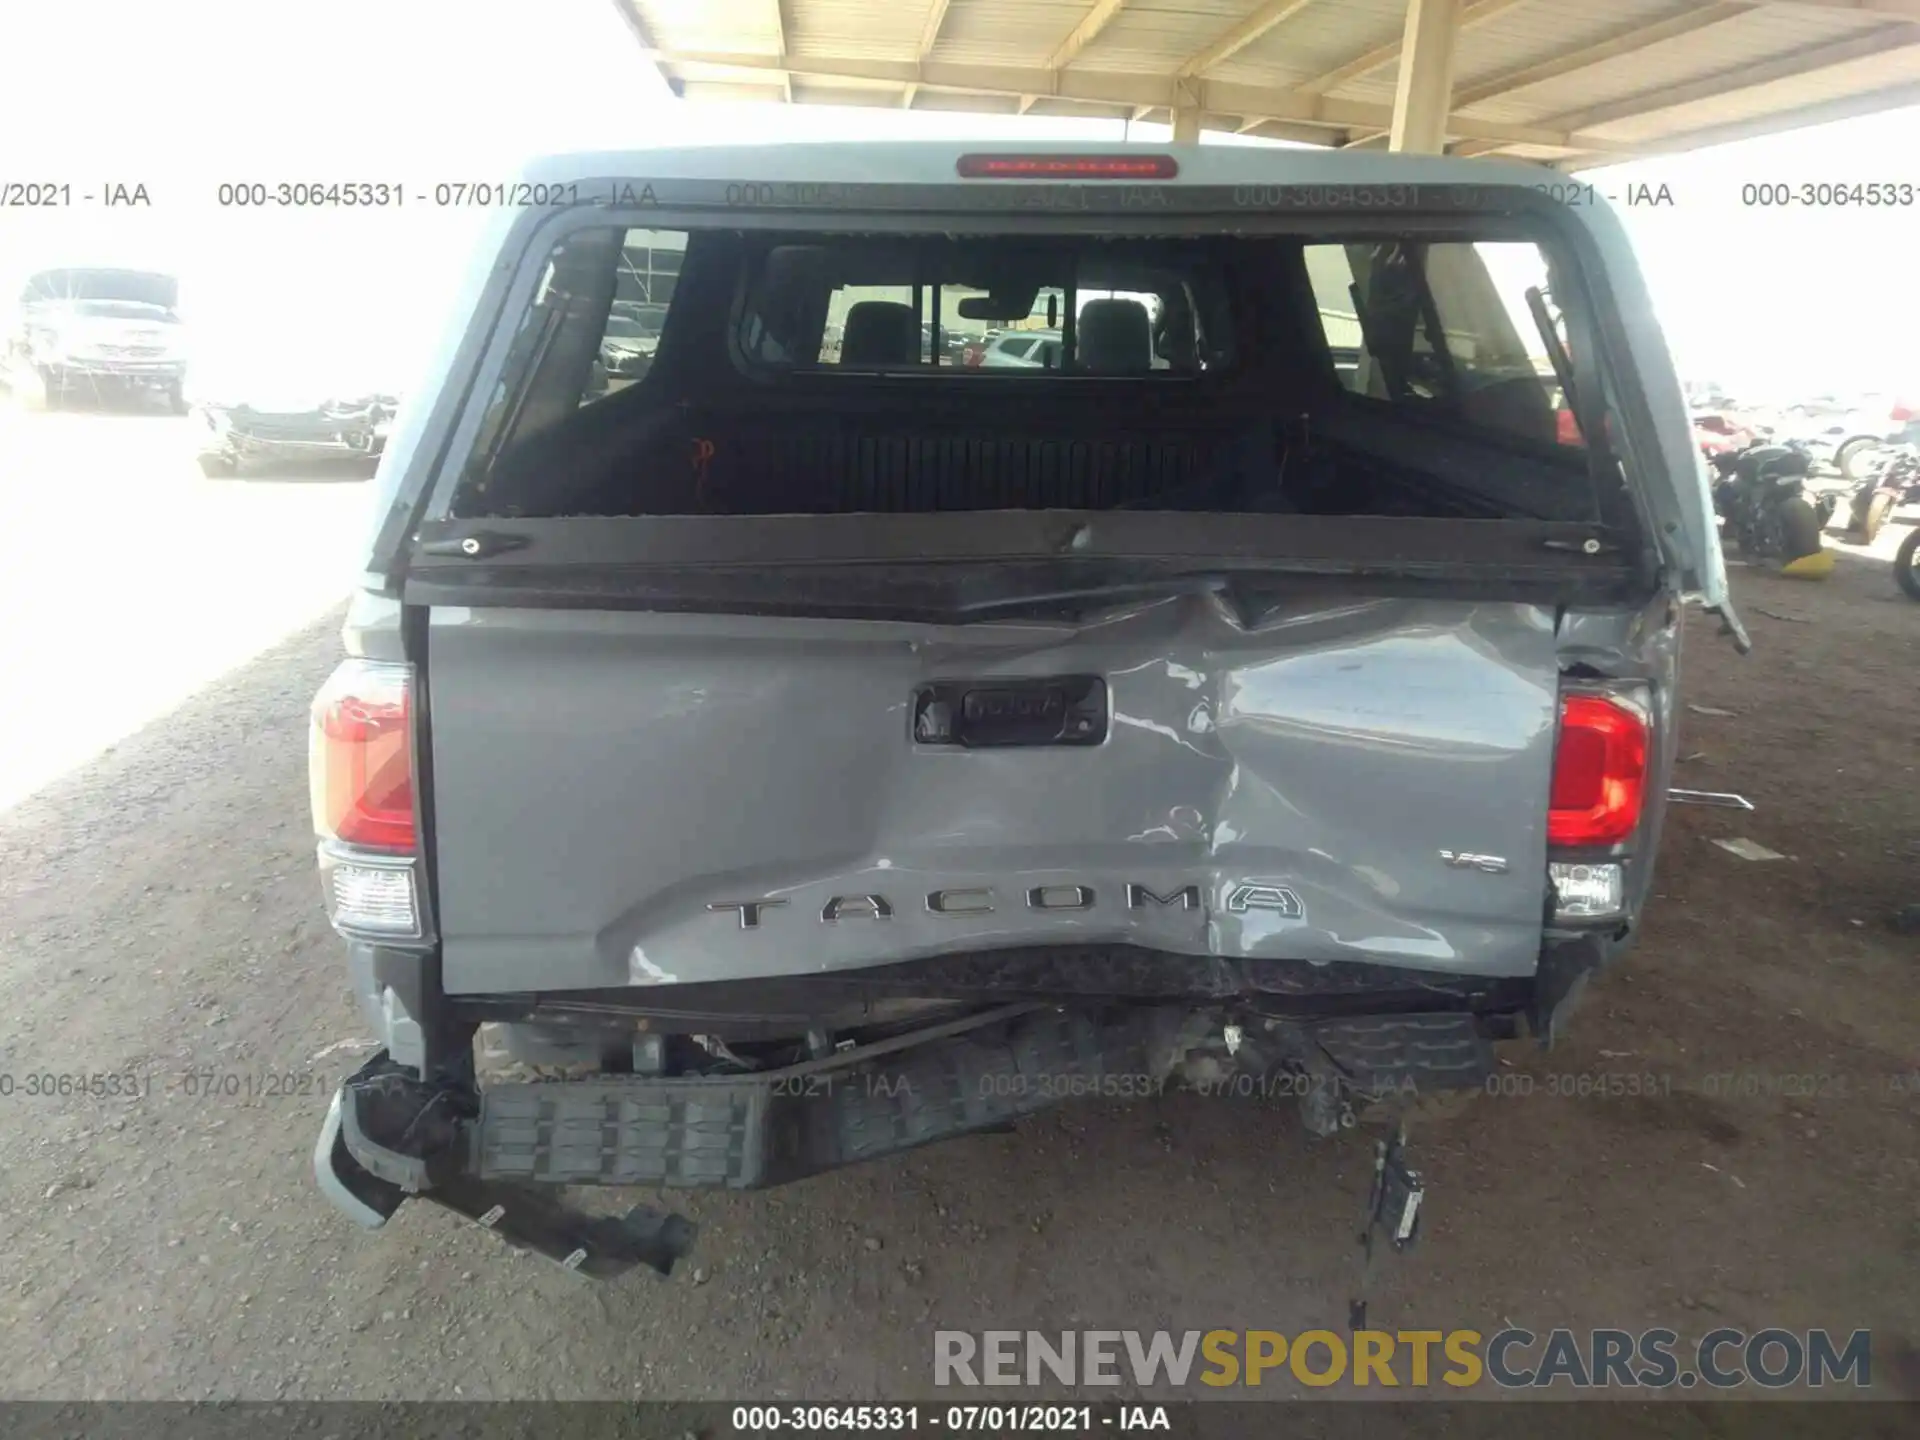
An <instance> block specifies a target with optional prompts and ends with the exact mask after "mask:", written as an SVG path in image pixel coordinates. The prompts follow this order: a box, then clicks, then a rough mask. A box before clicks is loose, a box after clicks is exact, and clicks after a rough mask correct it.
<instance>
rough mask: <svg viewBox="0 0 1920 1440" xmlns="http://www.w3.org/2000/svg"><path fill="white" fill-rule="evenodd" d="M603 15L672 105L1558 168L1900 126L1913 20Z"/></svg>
mask: <svg viewBox="0 0 1920 1440" xmlns="http://www.w3.org/2000/svg"><path fill="white" fill-rule="evenodd" d="M614 3H615V5H616V6H617V7H618V8H619V9H620V11H621V13H622V14H623V15H624V16H625V18H626V20H627V22H628V24H629V26H630V28H631V29H632V30H633V31H634V33H635V34H636V35H637V36H638V37H639V40H640V45H641V47H642V51H643V53H644V54H645V55H646V56H647V57H648V58H649V59H651V60H652V61H653V62H654V63H656V64H658V65H659V66H660V68H661V71H662V73H663V74H664V75H665V76H666V77H667V80H668V83H669V84H670V85H671V86H672V87H673V88H674V90H675V92H676V93H679V94H682V95H684V96H685V97H686V98H688V99H692V100H700V99H718V100H772V101H777V102H782V103H793V104H826V105H882V106H896V107H900V106H904V107H911V108H920V109H942V110H970V111H984V112H999V113H1009V114H1013V113H1018V114H1035V115H1079V116H1100V117H1115V118H1132V119H1135V120H1154V121H1159V122H1161V123H1171V124H1172V125H1173V126H1174V133H1175V138H1176V139H1182V140H1188V139H1194V138H1197V135H1198V132H1199V130H1201V129H1212V130H1228V131H1237V132H1240V133H1245V134H1252V135H1258V136H1264V137H1268V138H1272V139H1282V140H1294V141H1305V142H1307V143H1310V144H1317V145H1334V146H1347V145H1358V146H1382V147H1386V146H1392V147H1393V148H1399V149H1407V150H1434V149H1438V148H1440V147H1441V145H1442V144H1444V145H1445V146H1446V148H1447V149H1449V150H1450V151H1452V152H1453V153H1456V154H1463V155H1485V154H1492V153H1496V152H1498V153H1501V154H1504V155H1507V156H1510V157H1519V158H1528V159H1533V160H1538V161H1543V162H1546V163H1549V164H1555V165H1559V166H1561V167H1562V168H1567V169H1577V168H1581V167H1583V166H1591V165H1595V164H1603V163H1608V164H1610V163H1616V162H1618V161H1620V160H1624V159H1630V158H1633V157H1636V156H1643V155H1654V154H1661V153H1670V152H1674V151H1679V150H1686V149H1692V148H1695V147H1697V146H1701V145H1707V144H1714V143H1717V142H1720V141H1725V140H1736V139H1744V138H1747V137H1750V136H1753V135H1759V134H1765V133H1769V132H1772V131H1778V130H1786V129H1792V128H1796V127H1798V126H1802V125H1808V124H1818V123H1821V122H1823V121H1828V120H1838V119H1844V118H1847V117H1850V116H1855V115H1863V114H1867V113H1870V112H1873V111H1878V110H1886V109H1892V108H1895V107H1899V106H1904V105H1920V0H1767V3H1738V4H1736V3H1714V4H1679V3H1676V0H1605V3H1594V0H614ZM1396 122H1397V125H1398V128H1396Z"/></svg>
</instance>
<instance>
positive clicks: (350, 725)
mask: <svg viewBox="0 0 1920 1440" xmlns="http://www.w3.org/2000/svg"><path fill="white" fill-rule="evenodd" d="M411 680H412V669H411V667H409V666H406V665H390V664H383V663H380V662H378V661H372V660H348V661H346V662H345V663H344V664H342V665H341V666H340V668H339V669H337V670H335V671H334V672H333V674H332V675H331V676H330V677H328V680H327V683H326V684H325V685H323V686H321V687H320V693H319V694H318V695H316V696H315V697H314V700H313V723H312V727H311V730H310V731H309V739H308V749H307V781H308V791H309V794H310V796H311V799H312V801H313V828H314V830H315V832H316V833H318V834H319V835H321V836H323V837H325V838H327V839H330V840H337V841H339V842H340V843H341V844H343V845H354V846H365V847H367V848H370V849H378V850H412V849H413V848H414V844H415V831H414V822H413V751H412V745H411V735H410V733H409V732H410V726H409V723H408V721H409V718H410V716H409V712H410V708H411V698H412V697H411V690H412V684H411Z"/></svg>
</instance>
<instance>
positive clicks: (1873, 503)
mask: <svg viewBox="0 0 1920 1440" xmlns="http://www.w3.org/2000/svg"><path fill="white" fill-rule="evenodd" d="M1857 469H1858V470H1859V471H1860V472H1862V473H1863V476H1864V478H1862V479H1860V480H1859V481H1857V482H1856V483H1855V484H1854V487H1853V492H1852V496H1851V498H1850V500H1849V502H1848V505H1849V521H1850V523H1849V525H1848V527H1847V528H1848V529H1849V531H1851V532H1852V537H1851V538H1854V539H1857V540H1859V541H1860V543H1862V544H1864V545H1871V544H1872V543H1873V542H1874V540H1875V538H1876V537H1877V536H1878V535H1879V534H1880V531H1881V529H1882V528H1883V527H1884V526H1885V525H1886V523H1887V521H1888V520H1889V519H1890V518H1892V517H1893V516H1894V515H1895V513H1896V512H1898V511H1900V510H1903V509H1905V508H1906V507H1908V506H1911V505H1915V504H1920V450H1915V449H1914V447H1913V446H1911V445H1902V446H1887V447H1883V448H1881V449H1877V450H1875V451H1874V452H1873V453H1872V454H1871V455H1869V456H1867V457H1866V458H1865V459H1863V460H1861V461H1860V462H1859V464H1858V466H1857Z"/></svg>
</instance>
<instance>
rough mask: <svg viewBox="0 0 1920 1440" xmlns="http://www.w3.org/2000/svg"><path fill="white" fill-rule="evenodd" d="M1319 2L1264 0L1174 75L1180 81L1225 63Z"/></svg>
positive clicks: (1194, 54)
mask: <svg viewBox="0 0 1920 1440" xmlns="http://www.w3.org/2000/svg"><path fill="white" fill-rule="evenodd" d="M1318 3H1319V0H1267V3H1266V4H1264V5H1262V6H1261V7H1260V8H1259V9H1258V10H1255V11H1254V12H1253V13H1252V14H1251V15H1249V16H1247V18H1246V19H1244V20H1242V21H1241V22H1240V23H1239V24H1238V25H1235V26H1234V27H1233V28H1232V29H1231V30H1229V31H1227V33H1226V34H1224V35H1222V36H1221V37H1220V38H1219V39H1218V40H1216V41H1214V42H1213V43H1212V44H1211V45H1209V46H1207V47H1206V49H1204V50H1197V51H1195V52H1194V53H1193V54H1191V55H1189V56H1188V57H1187V58H1186V59H1185V60H1184V61H1182V62H1181V65H1180V68H1179V69H1178V70H1176V71H1175V72H1174V73H1175V74H1176V75H1179V76H1181V77H1182V78H1183V79H1184V78H1191V77H1192V76H1195V75H1204V74H1206V73H1207V71H1209V70H1211V69H1213V67H1214V66H1216V65H1220V64H1224V63H1225V62H1226V61H1228V60H1230V59H1232V58H1233V57H1234V56H1235V55H1238V54H1239V53H1240V52H1241V51H1242V50H1244V49H1246V48H1247V46H1249V45H1251V44H1253V42H1254V41H1256V40H1258V39H1259V38H1260V37H1261V36H1262V35H1265V34H1266V33H1267V32H1268V31H1269V30H1271V29H1273V28H1274V27H1275V26H1278V25H1284V24H1286V22H1287V21H1289V20H1291V19H1292V18H1293V17H1294V16H1296V15H1298V14H1299V13H1300V12H1301V11H1302V10H1304V9H1306V8H1307V7H1308V6H1309V5H1315V4H1318Z"/></svg>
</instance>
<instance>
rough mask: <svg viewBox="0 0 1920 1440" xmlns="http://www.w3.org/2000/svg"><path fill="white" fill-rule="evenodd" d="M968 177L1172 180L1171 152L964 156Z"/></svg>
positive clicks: (962, 167) (1175, 162)
mask: <svg viewBox="0 0 1920 1440" xmlns="http://www.w3.org/2000/svg"><path fill="white" fill-rule="evenodd" d="M957 168H958V170H959V172H960V176H961V178H962V179H964V180H1171V179H1173V177H1174V176H1176V175H1178V174H1179V173H1180V162H1179V161H1178V160H1175V159H1174V158H1173V156H1171V155H962V156H961V157H960V161H959V165H958V166H957Z"/></svg>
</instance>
